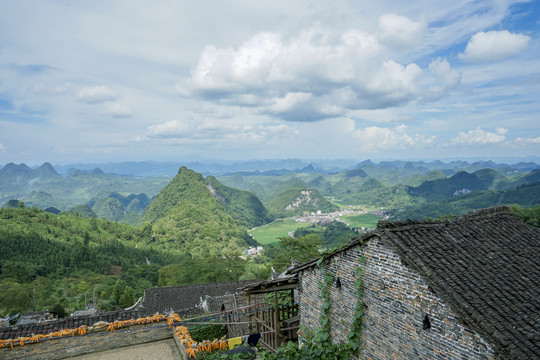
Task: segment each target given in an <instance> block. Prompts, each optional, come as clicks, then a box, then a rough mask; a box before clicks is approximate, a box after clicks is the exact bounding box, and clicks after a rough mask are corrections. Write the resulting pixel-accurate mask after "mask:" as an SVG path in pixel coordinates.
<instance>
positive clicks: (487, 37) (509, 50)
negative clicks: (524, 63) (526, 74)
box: [459, 30, 531, 62]
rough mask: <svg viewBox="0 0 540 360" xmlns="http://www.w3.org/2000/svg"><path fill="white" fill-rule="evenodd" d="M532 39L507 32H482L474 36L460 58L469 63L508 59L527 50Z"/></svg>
mask: <svg viewBox="0 0 540 360" xmlns="http://www.w3.org/2000/svg"><path fill="white" fill-rule="evenodd" d="M530 40H531V38H530V37H529V36H527V35H523V34H514V33H511V32H509V31H507V30H502V31H488V32H483V31H480V32H478V33H476V34H474V35H473V36H472V37H471V39H470V40H469V42H468V43H467V47H466V48H465V52H463V53H461V54H459V58H460V59H461V60H463V61H468V62H484V61H496V60H502V59H506V58H507V57H510V56H512V55H516V54H518V53H520V52H522V51H523V50H525V49H526V48H527V46H528V45H529V42H530Z"/></svg>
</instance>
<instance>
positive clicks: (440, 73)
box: [425, 58, 462, 101]
mask: <svg viewBox="0 0 540 360" xmlns="http://www.w3.org/2000/svg"><path fill="white" fill-rule="evenodd" d="M429 71H430V73H431V75H433V77H434V78H435V80H436V81H435V83H434V84H432V85H431V86H429V88H428V90H427V91H426V95H425V100H426V101H434V100H439V99H441V98H442V97H444V96H445V95H447V94H448V93H449V92H450V91H451V90H452V89H454V88H456V87H457V86H458V85H459V83H460V82H461V77H462V73H461V71H457V70H455V69H452V67H451V66H450V63H449V62H448V60H446V59H443V58H437V59H435V60H433V61H432V62H431V63H430V64H429Z"/></svg>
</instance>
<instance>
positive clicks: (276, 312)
mask: <svg viewBox="0 0 540 360" xmlns="http://www.w3.org/2000/svg"><path fill="white" fill-rule="evenodd" d="M274 322H275V325H274V326H275V327H276V339H275V340H276V350H277V348H278V347H279V346H280V345H281V339H280V337H279V325H280V324H279V310H278V301H277V292H276V291H274Z"/></svg>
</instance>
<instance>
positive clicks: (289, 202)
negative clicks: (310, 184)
mask: <svg viewBox="0 0 540 360" xmlns="http://www.w3.org/2000/svg"><path fill="white" fill-rule="evenodd" d="M266 206H267V208H268V211H270V213H271V214H273V215H274V216H275V217H281V218H283V217H289V216H293V215H302V214H303V213H304V212H308V213H311V212H316V211H318V210H320V211H321V212H324V213H328V212H332V211H337V210H339V207H338V206H336V205H334V204H332V203H331V202H329V201H328V200H326V199H325V198H324V197H323V196H322V195H321V194H320V193H319V192H318V191H317V190H305V189H288V190H286V191H284V192H282V193H281V194H279V195H278V196H276V197H274V198H273V199H272V200H270V201H269V202H268V203H267V204H266Z"/></svg>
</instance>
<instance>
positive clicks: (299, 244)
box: [271, 234, 322, 271]
mask: <svg viewBox="0 0 540 360" xmlns="http://www.w3.org/2000/svg"><path fill="white" fill-rule="evenodd" d="M321 243H322V240H321V238H320V237H319V236H317V235H315V234H309V235H306V236H300V237H298V238H292V237H288V236H284V237H281V238H279V247H278V248H277V249H275V250H274V252H273V254H271V256H272V257H273V260H272V264H273V265H274V267H275V269H276V270H278V271H283V270H285V269H286V268H287V266H289V265H290V263H291V257H292V258H294V259H296V260H298V261H301V262H304V261H309V260H312V259H315V258H318V257H319V256H320V254H319V249H320V247H321Z"/></svg>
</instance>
